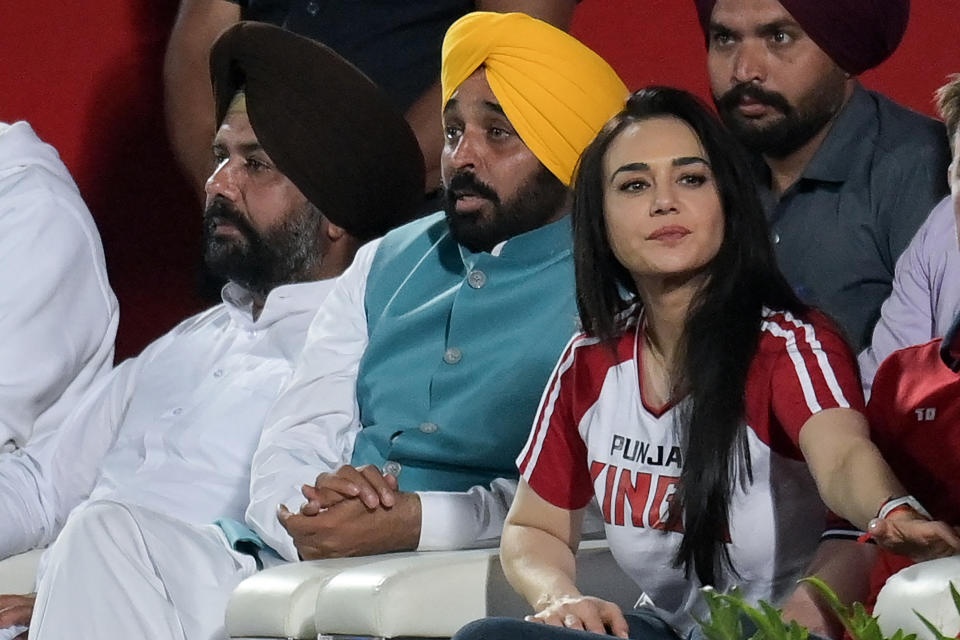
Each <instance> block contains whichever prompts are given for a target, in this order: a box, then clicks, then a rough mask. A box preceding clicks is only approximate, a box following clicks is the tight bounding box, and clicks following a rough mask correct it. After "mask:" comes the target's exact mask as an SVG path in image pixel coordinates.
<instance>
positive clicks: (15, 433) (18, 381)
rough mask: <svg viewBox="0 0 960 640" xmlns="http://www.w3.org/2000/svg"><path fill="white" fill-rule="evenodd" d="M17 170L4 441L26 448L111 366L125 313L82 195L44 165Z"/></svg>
mask: <svg viewBox="0 0 960 640" xmlns="http://www.w3.org/2000/svg"><path fill="white" fill-rule="evenodd" d="M15 177H16V178H17V180H16V182H15V184H14V185H13V186H12V188H11V187H10V186H9V185H8V186H7V190H4V189H3V188H0V281H2V286H0V309H2V310H3V311H2V313H0V336H2V338H0V445H2V444H4V443H6V442H10V441H12V442H13V443H15V444H16V446H24V445H25V444H26V442H27V441H28V439H29V437H30V434H31V433H32V432H33V430H34V425H35V424H37V428H40V425H39V422H38V421H39V419H40V418H41V416H42V418H43V422H44V423H54V424H56V423H59V422H61V421H62V420H63V419H64V418H65V417H66V416H67V414H68V413H69V412H70V410H72V408H73V405H74V404H75V403H76V402H78V401H79V398H80V396H81V395H82V393H83V392H84V391H86V389H87V388H88V387H89V386H90V385H91V384H92V383H93V382H94V380H95V379H96V378H97V377H99V376H100V375H102V374H106V373H107V372H109V371H110V369H111V367H112V366H113V340H114V336H115V334H116V329H117V322H118V314H117V302H116V298H115V297H114V295H113V292H112V291H111V290H110V287H109V285H108V284H107V276H106V270H105V266H104V263H103V250H102V248H101V246H100V240H99V237H97V236H96V230H95V228H94V227H93V222H92V220H91V219H90V214H89V213H88V212H87V210H86V206H85V205H84V204H83V202H82V200H81V199H80V196H79V194H77V193H74V192H73V191H72V190H70V189H68V188H67V187H66V186H65V185H64V184H63V183H62V182H60V180H61V179H60V178H59V177H54V176H52V175H51V174H49V173H48V172H46V171H44V170H41V169H39V168H35V167H27V169H25V170H24V171H23V172H21V173H19V174H17V175H16V176H15ZM12 179H13V178H8V182H9V181H10V180H12Z"/></svg>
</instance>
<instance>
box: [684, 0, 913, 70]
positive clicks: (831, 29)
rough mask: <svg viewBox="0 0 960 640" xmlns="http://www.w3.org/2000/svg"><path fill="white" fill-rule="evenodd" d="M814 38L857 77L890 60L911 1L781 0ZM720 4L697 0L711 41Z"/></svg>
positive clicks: (900, 38) (902, 29)
mask: <svg viewBox="0 0 960 640" xmlns="http://www.w3.org/2000/svg"><path fill="white" fill-rule="evenodd" d="M779 1H780V4H781V5H783V8H784V9H786V10H787V11H788V12H789V13H790V15H792V16H793V18H794V20H796V21H797V23H798V24H799V25H800V26H801V27H803V30H804V31H805V32H806V33H807V35H808V36H810V38H811V39H812V40H813V41H814V42H816V43H817V45H818V46H819V47H820V48H821V49H823V51H824V53H826V54H827V55H828V56H830V58H831V59H832V60H833V61H834V62H836V63H837V66H839V67H840V68H841V69H843V70H844V71H846V72H847V73H850V74H853V75H859V74H861V73H863V72H864V71H867V70H869V69H872V68H874V67H875V66H877V65H878V64H880V63H881V62H883V61H884V60H886V59H887V58H889V57H890V54H892V53H893V52H894V51H895V50H896V48H897V45H899V44H900V41H901V40H902V39H903V34H904V32H905V31H906V30H907V21H908V19H909V18H910V0H826V1H822V0H821V1H817V0H779ZM716 3H717V1H716V0H694V4H696V5H697V13H698V14H700V26H701V27H702V28H703V33H704V34H705V35H707V36H708V37H709V31H710V14H711V13H713V6H714V5H715V4H716Z"/></svg>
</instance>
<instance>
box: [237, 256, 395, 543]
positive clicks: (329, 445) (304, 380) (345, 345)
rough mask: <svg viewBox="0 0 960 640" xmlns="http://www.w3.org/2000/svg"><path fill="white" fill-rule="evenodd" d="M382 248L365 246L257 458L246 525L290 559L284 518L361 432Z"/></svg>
mask: <svg viewBox="0 0 960 640" xmlns="http://www.w3.org/2000/svg"><path fill="white" fill-rule="evenodd" d="M379 245H380V242H379V241H378V240H375V241H373V242H370V243H368V244H366V245H364V246H363V247H362V248H361V249H360V250H359V251H358V252H357V256H356V258H354V261H353V264H352V265H351V266H350V267H349V268H348V269H347V270H346V271H345V272H344V273H343V275H341V276H340V277H339V278H338V281H337V284H336V286H335V287H334V289H333V291H332V292H331V293H330V295H328V296H327V298H326V299H325V300H324V302H323V304H322V305H321V307H320V309H319V311H318V312H317V315H316V317H315V318H314V319H313V322H312V323H311V325H310V330H309V332H308V334H307V340H306V344H305V346H304V349H303V353H302V354H301V355H300V358H299V360H298V362H297V365H296V368H295V369H294V372H293V376H292V377H291V379H290V382H289V383H288V384H287V386H286V387H285V389H284V390H283V391H282V392H281V393H280V396H279V397H278V398H277V401H276V403H274V405H273V407H272V408H271V410H270V411H269V413H268V414H267V419H266V423H265V425H266V426H265V428H264V431H263V435H262V436H261V437H260V444H259V446H258V448H257V451H256V453H255V454H254V456H253V463H252V472H251V478H250V505H249V507H248V508H247V513H246V521H247V524H248V525H249V526H250V527H251V528H252V529H253V530H254V531H256V532H257V534H258V535H260V537H261V538H262V539H263V540H264V542H266V543H267V544H268V545H270V546H271V547H273V549H274V550H276V551H277V552H278V553H279V554H280V555H281V556H283V557H284V558H286V559H287V560H297V559H298V554H297V550H296V548H295V547H294V545H293V540H292V538H291V537H290V535H289V534H288V533H287V532H286V530H285V529H284V528H283V526H282V525H281V524H280V522H279V520H278V519H277V509H278V507H279V505H281V504H282V505H285V506H286V507H287V508H288V509H290V510H291V511H294V512H295V511H296V510H297V509H299V508H300V506H301V505H302V504H303V503H304V502H306V500H305V498H304V497H303V495H302V493H301V487H302V486H303V485H304V484H310V485H312V484H313V482H314V480H315V479H316V477H317V475H319V474H320V473H323V472H325V471H333V470H335V469H336V468H337V467H339V466H340V465H342V464H345V463H347V462H349V461H350V456H351V455H352V453H353V441H354V438H355V437H356V434H357V431H358V430H359V429H360V415H359V409H358V407H357V390H356V386H357V369H358V366H359V364H360V359H361V357H362V356H363V352H364V351H365V350H366V348H367V317H366V310H365V305H364V297H365V294H366V286H367V274H368V273H369V272H370V266H371V264H372V262H373V258H374V255H375V254H376V251H377V247H379Z"/></svg>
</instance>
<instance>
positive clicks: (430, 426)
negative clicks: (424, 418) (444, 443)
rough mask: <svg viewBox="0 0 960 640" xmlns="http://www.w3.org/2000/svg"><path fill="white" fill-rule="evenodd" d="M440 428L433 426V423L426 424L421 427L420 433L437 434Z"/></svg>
mask: <svg viewBox="0 0 960 640" xmlns="http://www.w3.org/2000/svg"><path fill="white" fill-rule="evenodd" d="M439 428H440V427H438V426H437V425H435V424H433V423H432V422H424V423H423V424H422V425H420V431H422V432H423V433H436V432H437V429H439Z"/></svg>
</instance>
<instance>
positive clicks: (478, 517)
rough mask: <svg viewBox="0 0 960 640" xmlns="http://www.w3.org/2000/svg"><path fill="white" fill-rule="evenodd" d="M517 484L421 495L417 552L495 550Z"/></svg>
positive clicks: (500, 483) (496, 483)
mask: <svg viewBox="0 0 960 640" xmlns="http://www.w3.org/2000/svg"><path fill="white" fill-rule="evenodd" d="M516 492H517V481H516V480H508V479H506V478H497V479H496V480H494V481H493V482H492V483H490V488H489V489H488V488H487V487H481V486H475V487H471V488H470V489H469V490H468V491H465V492H448V491H420V492H417V494H418V495H419V496H420V544H419V546H418V547H417V550H418V551H447V550H452V549H464V548H467V547H474V546H493V545H495V544H496V543H497V540H498V539H499V538H500V533H501V532H502V531H503V523H504V520H506V517H507V511H509V510H510V503H512V502H513V496H514V494H515V493H516Z"/></svg>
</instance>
